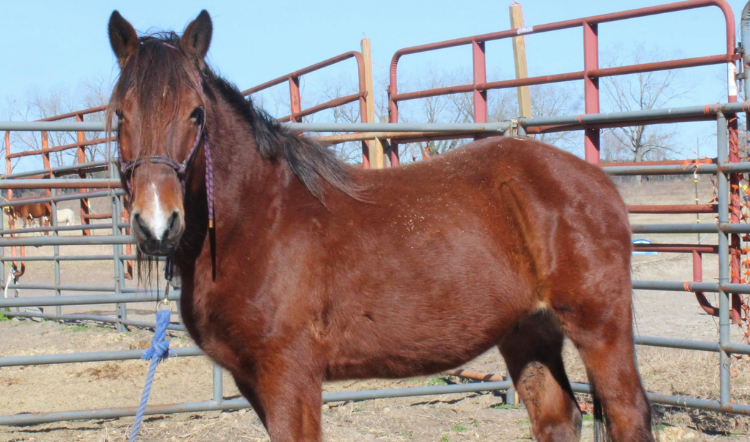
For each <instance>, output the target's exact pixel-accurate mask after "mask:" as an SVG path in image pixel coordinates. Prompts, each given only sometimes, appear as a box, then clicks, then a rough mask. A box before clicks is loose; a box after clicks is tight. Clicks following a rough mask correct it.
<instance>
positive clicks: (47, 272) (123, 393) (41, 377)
mask: <svg viewBox="0 0 750 442" xmlns="http://www.w3.org/2000/svg"><path fill="white" fill-rule="evenodd" d="M692 184H693V183H692V181H690V182H678V183H674V182H672V183H647V184H644V185H643V186H640V187H638V186H633V185H622V186H620V187H621V191H622V193H623V195H624V197H625V198H626V200H627V201H628V202H629V203H631V204H643V203H646V202H647V201H650V202H653V201H654V199H656V200H657V201H658V202H659V203H662V204H667V203H675V204H677V203H692V202H693V198H694V196H693V193H692V192H693V190H692V189H693V187H692ZM700 194H701V201H708V200H709V199H710V195H711V186H710V184H708V183H707V182H703V183H701V187H700ZM710 219H711V218H710V216H709V215H702V221H703V222H710V221H709V220H710ZM632 221H633V222H638V223H652V222H694V221H695V219H694V215H693V216H690V215H675V216H670V217H668V218H665V217H664V216H652V215H638V216H634V217H633V220H632ZM643 237H646V238H649V239H652V240H654V241H655V242H656V241H659V242H680V243H687V242H696V241H697V237H696V236H695V235H660V236H657V235H651V236H648V235H643ZM702 241H703V242H704V243H711V242H714V243H715V238H710V236H706V237H704V238H702ZM60 251H61V253H62V254H66V253H91V254H98V253H107V252H108V251H109V252H111V247H110V248H108V247H87V248H85V251H84V249H82V248H80V247H79V248H76V247H68V248H66V247H61V248H60ZM51 252H52V250H51V248H49V247H41V248H38V249H33V248H28V250H27V253H28V254H29V255H32V254H34V255H37V254H39V255H41V254H51ZM717 265H718V264H717V261H716V258H715V257H710V256H708V257H706V258H705V261H704V280H705V281H714V280H716V278H717V271H716V269H717ZM63 266H64V267H63V273H62V274H63V281H62V282H63V283H64V284H89V285H97V286H105V285H111V284H112V281H113V279H112V278H113V275H114V273H113V270H112V263H111V262H109V263H107V262H75V263H66V264H63ZM633 277H634V279H642V280H673V281H687V280H690V279H691V278H692V273H691V258H690V256H683V255H676V254H661V255H656V256H643V257H635V258H634V262H633ZM22 282H23V283H32V282H33V283H40V284H42V283H43V284H49V283H53V282H54V277H53V272H52V264H51V263H29V266H28V269H27V274H26V275H25V276H24V279H22ZM68 294H78V293H75V292H70V293H68V292H63V296H64V295H68ZM41 295H49V293H45V292H43V291H34V290H26V291H23V292H22V293H21V296H41ZM712 301H715V299H714V300H712ZM634 305H635V309H636V326H637V329H638V333H639V334H642V335H652V336H666V337H675V338H689V339H702V340H716V339H717V337H718V331H717V330H718V323H717V321H716V320H715V319H714V318H711V317H709V316H707V315H706V314H704V313H703V311H702V310H701V309H700V307H699V306H698V304H697V303H696V302H695V299H694V297H693V295H692V294H690V293H684V292H650V291H637V292H636V293H635V298H634ZM46 311H54V308H53V309H50V310H46ZM62 312H63V313H73V312H81V313H83V312H85V313H93V314H112V313H113V306H108V305H96V306H78V307H63V308H62ZM128 314H129V316H130V317H136V318H138V319H140V318H144V319H148V318H150V319H153V305H151V304H147V303H145V304H141V305H133V306H131V308H130V310H129V312H128ZM741 334H742V331H741V330H740V329H739V328H737V327H733V340H734V341H735V342H742V339H743V338H742V336H741ZM0 336H2V339H0V356H11V355H28V354H50V353H66V352H73V351H101V350H125V349H137V348H146V347H148V345H149V343H148V341H149V339H150V338H151V333H150V332H149V331H147V330H137V329H134V330H133V331H131V332H129V333H123V334H120V333H117V332H116V331H115V330H114V329H113V328H111V327H101V326H98V325H94V324H91V323H68V324H60V323H55V322H50V321H45V322H32V321H28V320H22V321H16V320H14V321H4V322H0ZM171 339H172V346H189V345H192V342H191V341H190V339H189V338H188V337H186V336H184V335H183V334H180V333H174V334H172V338H171ZM638 358H639V363H640V366H641V374H642V377H643V381H644V384H645V386H646V388H647V389H648V390H650V391H654V392H658V393H667V394H686V395H691V396H697V397H701V398H710V399H717V398H718V385H719V379H718V376H719V370H718V363H719V359H718V355H716V354H713V353H700V352H689V351H681V350H670V349H658V348H650V347H639V348H638ZM566 365H567V367H568V372H569V374H570V378H571V380H573V381H576V382H585V381H586V376H585V372H584V370H583V366H582V364H581V362H580V360H579V359H578V356H577V354H576V352H575V350H574V349H573V348H572V346H570V345H568V346H567V348H566ZM211 368H212V367H211V363H210V362H209V361H208V360H206V359H205V358H202V357H194V358H173V359H170V360H168V361H167V362H165V363H163V364H162V365H161V366H160V367H159V369H158V370H157V374H156V379H155V381H154V388H153V390H152V396H151V401H150V403H152V404H157V403H162V404H163V403H174V402H182V401H201V400H208V399H211V395H212V393H211V392H212V387H211ZM466 368H469V369H472V370H476V371H483V372H488V373H501V374H502V373H504V368H505V367H504V363H503V361H502V358H500V356H499V354H498V352H497V351H496V350H492V351H489V352H487V353H486V354H484V355H482V356H481V357H479V358H477V359H476V360H474V361H472V362H471V363H469V364H467V365H466ZM732 368H733V374H732V394H733V398H734V401H735V402H737V403H746V404H747V403H750V361H748V359H747V358H744V359H741V360H735V361H734V362H733V365H732ZM146 369H147V363H146V362H144V361H125V362H106V363H85V364H64V365H50V366H27V367H10V368H0V414H14V413H24V412H43V411H63V410H76V409H91V408H103V407H117V406H135V405H137V403H138V401H139V398H140V393H141V388H142V386H143V381H144V379H145V374H146ZM454 382H461V380H459V379H457V378H451V377H448V376H433V377H428V378H414V379H406V380H400V381H383V380H372V381H358V382H337V383H331V384H329V385H326V391H342V390H365V389H375V388H397V387H405V386H417V385H436V384H444V383H454ZM237 394H238V393H237V391H236V388H235V387H234V385H233V382H232V381H231V379H230V378H229V377H228V376H226V375H225V379H224V395H225V397H235V396H237ZM580 400H581V401H582V402H585V401H586V400H588V398H587V397H585V396H582V397H581V398H580ZM654 411H655V416H656V418H657V425H658V427H657V429H658V430H659V440H665V441H666V440H670V441H671V440H696V441H699V440H720V441H747V440H750V437H748V436H747V434H748V432H749V431H750V418H745V417H735V416H730V415H724V414H716V413H706V412H699V411H689V410H684V409H678V408H672V407H658V406H657V407H654ZM323 422H324V431H325V434H326V440H328V441H370V440H394V441H398V440H411V441H440V442H449V441H469V440H472V441H475V440H477V441H514V440H530V439H531V437H530V431H529V421H528V417H527V416H526V412H525V410H524V409H523V408H522V407H511V406H508V405H506V404H504V403H503V396H501V395H499V394H493V393H479V394H473V393H472V394H459V395H445V396H429V397H416V398H401V399H388V400H385V399H384V400H371V401H362V402H346V403H332V404H327V405H325V406H324V408H323ZM130 425H132V418H123V419H113V420H96V421H80V422H64V423H55V424H47V425H38V426H29V427H0V442H2V441H43V442H47V441H49V442H51V441H63V440H73V441H92V442H93V441H97V442H99V441H124V440H126V439H127V433H128V431H129V428H130ZM583 439H584V440H591V439H592V434H591V420H590V416H588V417H587V418H586V420H585V422H584V437H583ZM140 440H142V441H195V442H204V441H215V440H247V441H265V440H268V439H267V437H266V435H265V432H264V431H263V428H262V426H261V424H260V422H259V421H258V419H257V417H256V416H255V414H254V413H253V412H252V410H239V411H232V412H204V413H187V414H178V415H171V416H155V417H150V418H148V419H146V421H145V424H144V426H143V428H142V430H141V438H140Z"/></svg>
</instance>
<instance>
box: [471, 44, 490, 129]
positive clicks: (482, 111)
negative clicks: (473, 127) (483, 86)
mask: <svg viewBox="0 0 750 442" xmlns="http://www.w3.org/2000/svg"><path fill="white" fill-rule="evenodd" d="M471 59H472V65H473V75H474V93H473V102H474V122H475V123H486V122H487V91H485V90H481V91H480V90H479V89H477V85H478V84H480V83H486V82H487V61H486V59H485V54H484V42H483V41H476V40H474V41H472V42H471Z"/></svg>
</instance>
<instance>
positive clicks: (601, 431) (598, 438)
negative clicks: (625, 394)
mask: <svg viewBox="0 0 750 442" xmlns="http://www.w3.org/2000/svg"><path fill="white" fill-rule="evenodd" d="M592 393H593V395H594V442H608V441H609V440H610V439H609V436H607V429H606V427H605V426H604V409H603V408H602V400H601V399H599V396H597V395H596V392H595V391H592Z"/></svg>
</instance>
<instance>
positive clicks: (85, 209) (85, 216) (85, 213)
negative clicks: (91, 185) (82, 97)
mask: <svg viewBox="0 0 750 442" xmlns="http://www.w3.org/2000/svg"><path fill="white" fill-rule="evenodd" d="M76 121H78V122H82V121H83V114H76ZM77 139H78V148H77V149H76V160H77V161H78V164H83V163H85V162H86V146H84V145H83V143H84V142H85V141H86V136H85V134H84V133H83V131H82V130H79V131H78V133H77ZM78 176H79V177H80V178H86V173H85V172H83V171H79V172H78ZM85 190H86V189H78V192H80V193H83V192H84V191H85ZM90 213H91V206H89V199H88V198H81V224H85V225H89V224H91V220H90V219H89V214H90ZM82 233H83V234H84V235H91V230H82Z"/></svg>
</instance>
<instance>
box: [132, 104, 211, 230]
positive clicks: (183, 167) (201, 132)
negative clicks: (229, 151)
mask: <svg viewBox="0 0 750 442" xmlns="http://www.w3.org/2000/svg"><path fill="white" fill-rule="evenodd" d="M203 118H204V120H203V122H202V123H201V124H200V125H199V126H198V133H196V134H195V140H194V141H193V147H192V148H190V152H189V153H188V155H187V157H186V158H185V161H183V162H182V163H178V162H177V161H175V160H173V159H172V158H169V157H168V156H165V155H149V156H147V157H139V158H133V159H132V160H130V161H126V162H123V161H122V145H121V144H120V143H119V141H118V143H117V154H118V159H117V161H118V164H119V166H120V171H121V172H122V174H123V177H124V181H125V184H126V185H127V186H128V194H132V186H131V184H130V177H131V176H132V174H133V172H134V171H135V169H136V168H137V167H138V166H141V165H143V164H146V163H151V164H165V165H167V166H169V167H171V168H172V169H174V171H175V173H177V178H179V179H180V185H181V186H182V195H183V197H184V196H185V179H186V177H187V172H188V167H189V166H190V163H191V162H192V159H193V157H194V156H195V153H196V152H197V151H198V146H199V145H200V144H201V140H203V151H204V153H205V156H206V198H207V200H208V227H209V228H213V227H214V173H213V161H212V160H211V151H210V150H209V148H208V135H207V134H206V132H205V116H204V117H203Z"/></svg>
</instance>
